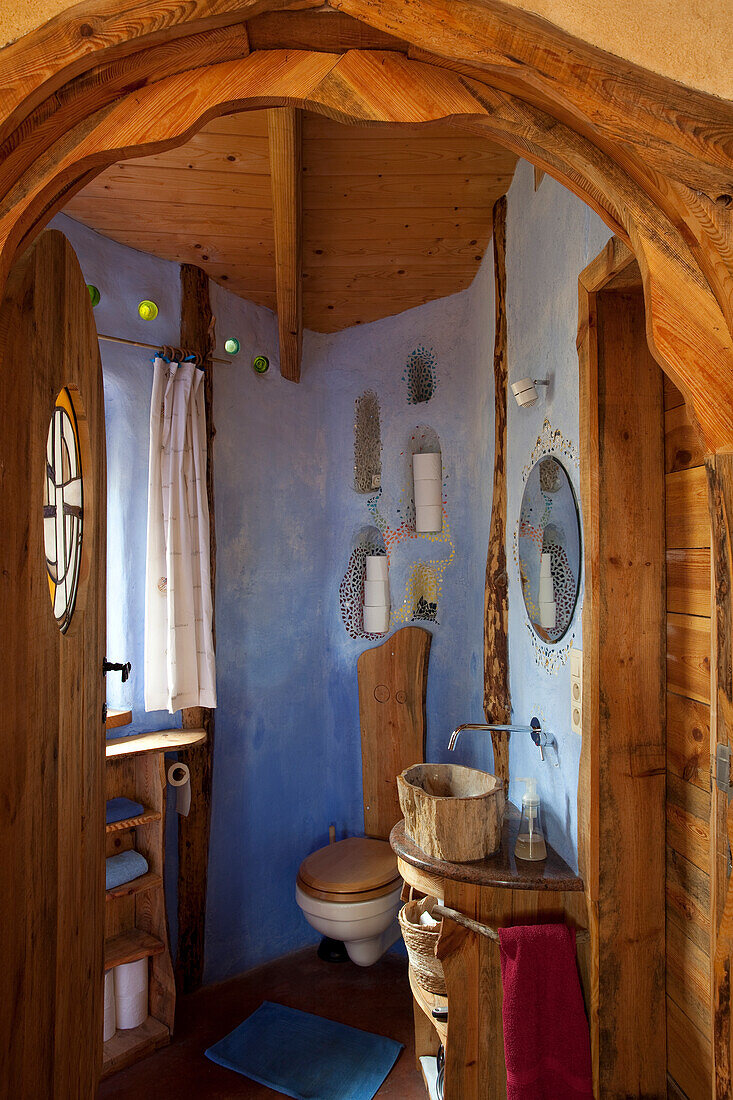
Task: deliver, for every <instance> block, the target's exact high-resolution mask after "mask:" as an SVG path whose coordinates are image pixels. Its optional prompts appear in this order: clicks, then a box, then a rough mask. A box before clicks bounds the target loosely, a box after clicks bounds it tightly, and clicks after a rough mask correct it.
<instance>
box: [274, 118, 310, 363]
mask: <svg viewBox="0 0 733 1100" xmlns="http://www.w3.org/2000/svg"><path fill="white" fill-rule="evenodd" d="M267 124H268V130H269V136H270V176H271V179H272V219H273V226H274V230H275V288H276V293H277V325H278V332H279V335H280V373H281V374H282V376H283V378H287V379H289V380H290V381H291V382H299V381H300V358H301V354H302V350H303V187H302V177H303V168H302V131H303V126H302V118H301V112H300V110H299V109H298V108H297V107H273V108H271V109H270V110H269V111H268V112H267Z"/></svg>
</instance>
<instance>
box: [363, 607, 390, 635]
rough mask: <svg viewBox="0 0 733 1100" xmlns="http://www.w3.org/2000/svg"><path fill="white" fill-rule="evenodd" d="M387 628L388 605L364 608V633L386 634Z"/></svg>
mask: <svg viewBox="0 0 733 1100" xmlns="http://www.w3.org/2000/svg"><path fill="white" fill-rule="evenodd" d="M388 629H389V608H388V607H365V608H364V631H365V633H366V634H386V633H387V630H388Z"/></svg>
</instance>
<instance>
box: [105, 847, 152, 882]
mask: <svg viewBox="0 0 733 1100" xmlns="http://www.w3.org/2000/svg"><path fill="white" fill-rule="evenodd" d="M147 870H148V861H147V859H146V858H145V856H141V855H140V853H139V852H136V851H135V850H134V848H130V850H129V851H127V852H120V854H119V855H117V856H108V857H107V867H106V876H107V887H106V888H107V889H108V890H113V889H114V887H115V886H122V885H123V883H125V882H132V880H133V879H134V878H140V875H144V874H146V873H147Z"/></svg>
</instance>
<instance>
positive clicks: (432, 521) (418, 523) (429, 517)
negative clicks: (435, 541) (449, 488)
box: [415, 507, 443, 534]
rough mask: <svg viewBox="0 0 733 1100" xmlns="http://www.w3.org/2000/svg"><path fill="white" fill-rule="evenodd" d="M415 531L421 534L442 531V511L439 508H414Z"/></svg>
mask: <svg viewBox="0 0 733 1100" xmlns="http://www.w3.org/2000/svg"><path fill="white" fill-rule="evenodd" d="M415 530H416V531H417V532H418V533H421V534H427V533H429V532H432V533H435V532H437V531H442V530H443V509H442V508H441V507H431V508H417V507H416V508H415Z"/></svg>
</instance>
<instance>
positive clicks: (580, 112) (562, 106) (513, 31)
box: [0, 0, 733, 199]
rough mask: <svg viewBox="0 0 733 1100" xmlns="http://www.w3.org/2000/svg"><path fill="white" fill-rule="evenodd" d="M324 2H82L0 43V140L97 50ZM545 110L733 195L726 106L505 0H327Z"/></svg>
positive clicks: (126, 48) (121, 50)
mask: <svg viewBox="0 0 733 1100" xmlns="http://www.w3.org/2000/svg"><path fill="white" fill-rule="evenodd" d="M323 7H324V4H323V2H322V0H194V2H193V3H189V4H172V3H170V0H168V2H166V0H130V2H128V3H127V4H126V5H125V7H124V9H123V10H120V5H119V2H118V0H82V2H80V3H77V4H75V5H74V6H73V7H71V8H69V9H67V10H66V11H64V12H62V13H61V14H59V15H58V16H56V17H55V18H53V19H51V20H49V21H48V22H47V23H44V24H42V25H41V26H40V27H38V29H37V30H35V31H32V32H30V33H29V34H27V35H25V36H24V37H23V38H20V39H18V40H17V41H16V42H13V43H11V44H10V45H8V46H6V47H5V48H4V49H3V50H2V56H3V74H4V78H5V82H4V84H3V86H2V87H0V139H4V137H5V136H6V134H7V133H8V132H9V131H10V130H11V129H13V128H14V127H15V126H17V125H19V123H20V122H21V121H22V120H23V119H24V118H25V117H26V116H27V114H28V113H29V112H30V111H32V110H33V109H34V108H35V107H37V106H38V104H39V103H40V102H41V101H42V100H43V99H44V98H46V97H47V96H49V95H52V94H53V93H54V92H55V91H57V90H58V89H59V88H61V87H62V85H63V84H65V83H66V82H67V81H69V80H71V79H73V78H74V77H76V76H78V75H79V74H80V73H83V72H85V71H86V70H87V69H90V68H93V67H94V66H95V65H99V64H100V63H102V62H103V61H105V60H110V61H111V60H114V59H118V58H123V57H125V56H127V55H129V54H131V53H133V52H134V51H136V50H141V49H144V48H147V47H153V46H159V45H161V44H162V43H164V42H169V41H171V40H172V39H183V38H184V37H185V36H187V35H191V34H195V33H200V32H205V31H209V30H212V29H215V28H223V27H228V26H231V25H232V24H235V23H242V22H243V21H244V20H248V19H251V18H253V17H255V16H257V15H259V14H262V13H265V12H270V11H276V12H277V11H301V12H302V11H304V10H305V11H307V10H309V9H317V8H321V9H322V8H323ZM325 7H327V8H332V9H334V10H338V11H341V12H345V13H347V14H348V15H350V16H352V17H353V18H355V19H357V20H359V21H361V22H363V23H365V24H367V25H369V26H371V27H374V28H376V29H378V30H380V31H382V32H384V33H386V34H389V35H391V36H394V37H395V38H396V39H398V40H403V41H407V42H409V43H412V45H413V46H414V47H416V48H418V49H423V50H426V51H428V52H429V53H431V54H432V55H433V56H434V57H435V58H443V59H445V60H447V61H449V62H454V63H457V64H462V65H466V66H472V67H473V68H474V70H476V71H475V75H477V76H479V78H480V79H484V80H485V79H487V78H488V80H489V82H490V83H491V84H494V85H497V86H499V87H502V88H504V89H505V90H506V91H509V92H512V93H515V94H518V95H520V96H521V98H523V99H525V100H526V101H528V102H532V103H534V104H535V105H536V106H540V107H542V108H543V109H545V110H549V111H550V113H552V114H554V115H555V116H556V117H557V118H560V119H562V120H563V121H565V122H566V123H567V124H569V125H571V126H573V128H580V129H581V130H584V128H587V130H586V131H585V132H587V133H589V134H590V133H593V134H596V135H597V137H598V140H601V139H603V138H605V139H606V140H608V141H609V142H611V143H612V144H613V145H614V146H615V145H616V143H618V142H622V143H624V145H626V146H627V147H628V149H630V150H631V149H635V150H636V151H637V153H638V154H639V157H640V159H641V161H642V162H643V163H645V164H648V163H650V161H651V162H652V164H653V167H654V168H655V170H659V171H663V172H664V174H665V175H668V176H669V177H670V178H672V179H679V180H681V181H682V182H683V183H686V184H687V185H688V186H690V187H693V188H696V189H701V190H703V191H705V192H706V193H707V194H709V195H710V196H711V197H712V198H713V199H715V198H716V197H717V194H718V193H719V192H723V193H728V194H730V193H733V129H732V122H733V107H731V105H729V104H727V103H725V102H724V101H721V100H720V99H716V97H714V96H711V95H707V94H705V93H703V92H697V91H695V90H693V89H688V88H684V87H682V86H680V85H677V84H675V83H674V82H672V81H670V80H667V79H665V78H663V77H660V76H657V75H656V74H654V73H651V72H649V71H647V70H645V69H642V68H640V67H638V66H636V65H632V64H631V63H630V62H627V61H624V60H623V59H621V58H618V57H615V56H613V55H612V54H608V53H605V52H604V51H602V50H599V49H596V48H595V47H592V46H589V45H588V44H587V43H584V42H581V41H579V40H578V39H575V38H573V37H572V36H570V35H568V34H567V33H566V32H564V31H562V30H560V29H559V28H557V27H554V26H553V25H552V24H551V23H548V22H547V21H546V20H544V19H541V18H539V17H538V16H535V15H532V14H530V13H528V12H524V11H521V10H518V9H516V8H514V7H510V6H509V5H507V4H505V3H502V0H450V2H448V0H329V2H328V3H327V4H326V5H325Z"/></svg>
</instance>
